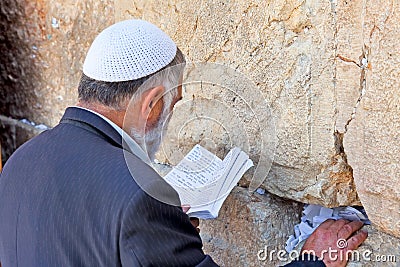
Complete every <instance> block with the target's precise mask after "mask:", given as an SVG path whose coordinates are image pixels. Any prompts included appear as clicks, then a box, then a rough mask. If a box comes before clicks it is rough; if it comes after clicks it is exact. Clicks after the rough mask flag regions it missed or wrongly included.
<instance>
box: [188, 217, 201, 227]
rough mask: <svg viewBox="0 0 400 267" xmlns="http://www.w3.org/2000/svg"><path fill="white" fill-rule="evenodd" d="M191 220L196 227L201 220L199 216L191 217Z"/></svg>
mask: <svg viewBox="0 0 400 267" xmlns="http://www.w3.org/2000/svg"><path fill="white" fill-rule="evenodd" d="M190 222H191V223H192V225H193V226H194V227H195V228H196V227H199V225H200V221H199V218H196V217H190Z"/></svg>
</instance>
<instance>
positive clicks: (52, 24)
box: [0, 0, 115, 126]
mask: <svg viewBox="0 0 400 267" xmlns="http://www.w3.org/2000/svg"><path fill="white" fill-rule="evenodd" d="M0 5H1V7H2V8H1V12H2V18H1V20H0V23H1V25H2V26H3V27H2V29H4V34H5V36H4V37H3V38H4V39H5V40H6V42H4V43H3V42H2V43H1V46H2V49H1V51H2V52H1V53H2V55H3V54H5V57H2V58H6V60H2V63H1V64H2V70H1V71H2V73H1V75H2V78H1V81H0V85H2V86H1V87H2V88H3V89H4V90H0V96H3V97H2V98H1V100H0V102H1V103H2V107H1V110H0V112H1V113H2V114H3V115H10V116H13V117H17V118H22V117H26V118H29V119H30V120H32V121H35V122H37V123H45V124H47V125H50V126H54V125H55V124H57V123H58V121H59V120H60V118H61V115H62V114H63V111H64V109H65V107H67V106H68V105H73V104H75V103H76V99H77V85H78V82H79V77H80V71H81V66H82V63H83V60H84V56H85V54H86V51H87V49H88V48H89V45H90V43H91V42H92V40H93V39H94V38H95V36H96V35H97V34H98V33H99V32H100V31H101V30H102V29H103V28H104V27H105V26H106V25H110V24H112V23H113V22H114V20H115V18H114V9H113V8H114V3H113V1H111V0H104V1H91V0H89V1H72V0H66V1H65V0H64V1H61V0H56V1H50V0H40V1H39V0H38V1H27V0H16V1H15V0H13V1H11V0H4V1H2V2H1V4H0ZM3 13H4V14H3ZM2 34H3V33H2ZM3 44H4V45H3ZM3 66H4V68H3ZM16 90H18V92H16ZM3 102H4V104H3Z"/></svg>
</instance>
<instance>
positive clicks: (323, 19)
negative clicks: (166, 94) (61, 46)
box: [116, 0, 362, 207]
mask: <svg viewBox="0 0 400 267" xmlns="http://www.w3.org/2000/svg"><path fill="white" fill-rule="evenodd" d="M185 3H186V2H185V1H177V0H176V1H169V2H168V3H165V2H163V1H135V2H134V3H133V2H132V1H126V0H121V1H116V5H117V6H118V11H117V12H118V13H116V19H117V20H120V19H127V18H143V19H146V20H149V21H151V22H153V23H155V24H156V25H159V26H160V27H161V28H162V29H164V30H165V31H166V32H167V33H168V34H169V35H170V36H171V37H172V38H173V39H174V40H175V41H176V42H177V43H178V45H179V46H180V47H181V48H182V50H183V51H184V53H185V54H186V55H187V58H188V60H190V61H192V62H198V61H201V62H215V63H220V64H223V65H225V66H227V67H230V68H232V69H234V70H236V71H237V72H239V73H241V74H242V75H243V76H245V77H247V78H248V79H249V80H250V81H251V82H253V83H254V84H255V86H256V88H257V91H256V93H254V94H253V99H260V98H264V99H265V102H266V105H265V110H267V109H268V107H269V108H270V111H271V113H272V115H273V117H274V125H275V128H274V131H272V132H273V133H274V135H275V136H271V140H276V142H275V144H276V146H275V147H274V149H273V150H272V154H273V155H272V156H271V158H273V162H272V168H271V171H270V172H269V174H268V176H267V177H266V179H265V182H264V183H263V185H262V186H263V187H265V188H266V189H267V190H268V191H270V192H272V193H274V194H276V195H279V196H283V197H286V198H291V199H295V200H298V201H302V202H307V203H317V204H323V205H325V206H330V207H331V206H338V205H350V204H359V203H360V202H359V200H358V197H357V193H356V190H355V185H354V182H353V177H352V169H351V167H350V166H349V165H348V164H347V159H346V155H345V154H344V151H343V145H342V143H341V140H342V137H343V136H342V135H341V134H338V133H337V132H336V124H337V123H336V121H337V120H338V124H340V125H342V124H344V123H342V121H345V122H347V119H348V118H349V117H351V114H352V110H353V106H354V104H355V102H356V101H357V98H358V87H357V86H359V77H360V68H359V67H357V66H354V67H353V66H352V65H351V66H350V67H347V66H346V67H344V70H343V71H342V70H341V72H340V75H342V73H343V72H346V73H345V74H344V75H343V76H345V79H347V80H348V81H346V80H345V81H344V82H342V84H343V86H342V85H341V86H340V88H347V86H348V85H351V86H352V87H351V90H352V92H353V93H352V94H347V92H343V91H338V89H337V88H338V87H337V86H336V83H337V81H338V80H339V79H340V78H339V77H337V75H338V73H337V65H338V64H339V63H338V61H339V60H337V47H338V44H337V42H338V39H337V34H338V24H337V21H338V15H337V13H338V12H339V10H338V8H339V7H338V6H337V5H336V4H335V3H333V2H329V1H267V2H265V1H230V2H229V1H228V2H227V1H192V2H191V4H190V5H188V4H185ZM357 15H358V14H357ZM358 16H359V15H358ZM356 21H357V17H354V18H353V23H356ZM341 27H342V29H341V31H342V32H346V30H347V28H345V22H343V23H342V24H341ZM349 27H351V26H349ZM356 30H357V29H355V31H356ZM356 33H357V32H355V34H356ZM346 34H347V32H346ZM349 36H352V35H350V34H349V35H348V36H347V37H346V36H344V38H345V39H346V38H349ZM352 38H353V37H352ZM354 39H355V37H354ZM355 40H356V39H355ZM354 43H355V41H354ZM357 45H358V46H354V47H353V46H351V49H356V50H357V52H356V53H357V54H361V52H362V51H361V49H360V46H361V45H359V44H357ZM346 56H349V57H350V56H352V54H349V55H346ZM346 68H347V69H346ZM354 80H355V81H354ZM355 86H356V87H355ZM187 87H188V88H187V90H186V94H185V95H184V98H186V99H187V100H188V101H190V103H191V105H193V106H194V107H198V106H202V105H204V107H205V108H204V109H203V111H202V112H201V115H198V114H197V113H195V111H196V112H198V110H199V109H197V110H196V109H192V111H191V112H190V110H189V111H187V110H188V109H187V108H186V107H187V105H188V104H187V103H186V104H185V105H184V104H182V105H180V106H177V108H176V111H175V115H176V116H175V117H173V118H172V121H171V124H170V126H169V129H170V132H175V133H176V135H175V136H169V138H167V139H166V141H165V143H164V146H165V147H178V148H179V153H178V154H179V155H181V156H183V155H184V154H185V153H187V152H188V151H189V150H190V149H191V147H192V146H193V144H194V143H198V142H202V140H204V139H206V138H207V140H206V141H204V143H208V144H211V145H209V147H208V148H209V149H211V150H212V151H213V152H215V153H217V154H218V155H220V156H223V155H224V153H226V152H227V151H229V149H230V148H231V147H232V146H234V145H238V146H241V147H243V149H244V150H246V151H247V152H248V153H249V154H250V156H251V158H252V159H253V161H254V162H255V163H256V164H257V163H260V166H261V165H263V163H262V162H261V161H260V153H261V152H264V151H263V150H264V149H263V148H260V142H261V141H262V138H261V135H262V134H260V133H263V131H264V130H265V128H263V127H260V125H257V123H256V122H257V119H258V118H264V117H265V116H264V115H263V114H260V113H258V114H255V116H253V117H252V116H250V115H248V114H249V112H248V111H247V110H246V109H248V107H249V106H251V104H248V103H246V102H245V101H243V99H241V94H243V92H246V90H244V89H243V87H242V85H240V86H238V85H237V84H232V85H231V86H230V87H228V88H227V87H224V86H221V85H220V84H218V83H215V81H214V82H213V80H212V78H210V77H208V79H204V80H203V83H202V84H200V85H196V86H193V85H187ZM235 93H236V95H235ZM345 95H346V96H345ZM347 95H348V96H347ZM343 97H346V100H343V101H342V98H343ZM207 101H208V102H209V104H208V105H205V104H202V103H205V102H207ZM341 101H342V102H341ZM215 102H218V103H219V108H218V105H217V108H216V109H215V108H210V107H209V106H210V105H213V107H214V106H216V105H214V104H213V103H215ZM342 106H343V107H344V108H343V109H341V107H342ZM180 108H181V109H183V110H184V111H182V112H179V109H180ZM211 110H212V111H213V113H214V114H215V112H217V113H219V115H218V116H214V115H213V114H212V113H211ZM207 111H210V114H209V117H211V118H213V119H214V120H213V121H210V120H208V121H206V120H205V117H207ZM178 114H179V115H178ZM246 114H247V115H246ZM338 114H339V115H338ZM191 115H192V116H191ZM196 115H198V116H197V118H195V119H194V118H193V117H196ZM224 115H225V117H226V118H224V119H222V120H219V119H216V117H220V116H224ZM227 118H230V119H227ZM185 123H186V124H185ZM183 125H184V126H183ZM190 126H191V127H190ZM343 127H344V125H343V126H341V128H343ZM274 138H275V139H274ZM237 140H239V141H237ZM240 140H241V141H240ZM243 140H246V142H244V141H243ZM261 149H262V150H261ZM268 149H269V148H268ZM159 159H160V160H163V161H166V162H170V163H176V161H179V157H178V156H177V155H176V152H168V151H164V154H160V156H159ZM261 167H263V166H261ZM264 167H265V169H268V166H264ZM266 174H267V172H266V173H265V175H266ZM251 175H252V174H251V173H250V174H248V176H247V177H246V178H247V179H246V180H249V179H251ZM247 183H248V181H247V182H246V181H242V184H244V185H245V184H247Z"/></svg>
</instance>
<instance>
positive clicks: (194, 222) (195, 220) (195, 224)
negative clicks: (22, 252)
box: [0, 205, 200, 267]
mask: <svg viewBox="0 0 400 267" xmlns="http://www.w3.org/2000/svg"><path fill="white" fill-rule="evenodd" d="M189 209H190V206H189V205H182V210H183V212H184V213H187V212H188V211H189ZM190 222H191V223H192V225H193V227H194V228H196V230H197V232H198V233H200V228H199V225H200V221H199V218H196V217H190ZM0 267H1V266H0Z"/></svg>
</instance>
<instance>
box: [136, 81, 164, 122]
mask: <svg viewBox="0 0 400 267" xmlns="http://www.w3.org/2000/svg"><path fill="white" fill-rule="evenodd" d="M164 91H165V88H164V86H162V85H159V86H156V87H153V88H151V89H148V90H146V91H145V92H144V93H143V94H142V99H141V100H142V101H141V102H142V103H141V109H140V115H141V117H142V119H145V120H153V119H154V118H153V117H154V116H155V117H156V118H155V119H157V118H158V116H159V115H160V114H161V113H162V108H163V103H162V101H160V100H161V98H162V96H163V95H164ZM150 113H151V116H149V115H150Z"/></svg>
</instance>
